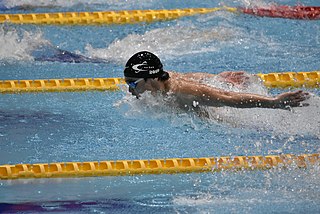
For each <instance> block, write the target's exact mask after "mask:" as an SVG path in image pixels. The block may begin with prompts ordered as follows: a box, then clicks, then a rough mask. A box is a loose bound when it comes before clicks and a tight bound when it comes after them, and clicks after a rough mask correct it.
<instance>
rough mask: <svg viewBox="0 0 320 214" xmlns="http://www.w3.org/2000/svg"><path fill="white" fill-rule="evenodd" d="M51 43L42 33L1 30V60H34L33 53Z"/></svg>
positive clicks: (3, 28) (12, 29) (10, 29)
mask: <svg viewBox="0 0 320 214" xmlns="http://www.w3.org/2000/svg"><path fill="white" fill-rule="evenodd" d="M49 44H50V42H49V41H47V40H45V39H44V38H43V34H42V32H41V31H37V32H28V31H23V32H18V31H17V30H16V29H14V28H8V27H7V26H2V27H1V28H0V47H1V48H0V60H33V57H32V55H31V53H32V51H34V50H36V49H37V48H39V47H41V46H43V45H49Z"/></svg>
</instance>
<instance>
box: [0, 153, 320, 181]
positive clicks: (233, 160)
mask: <svg viewBox="0 0 320 214" xmlns="http://www.w3.org/2000/svg"><path fill="white" fill-rule="evenodd" d="M319 159H320V156H319V154H303V155H297V156H296V155H291V154H285V155H269V156H235V157H207V158H171V159H153V160H117V161H95V162H62V163H49V164H47V163H38V164H17V165H2V166H0V179H21V178H61V177H89V176H120V175H137V174H175V173H195V172H217V171H220V170H243V169H246V170H255V169H258V170H259V169H260V170H263V169H270V168H274V167H290V166H292V167H299V168H306V167H308V166H314V165H319Z"/></svg>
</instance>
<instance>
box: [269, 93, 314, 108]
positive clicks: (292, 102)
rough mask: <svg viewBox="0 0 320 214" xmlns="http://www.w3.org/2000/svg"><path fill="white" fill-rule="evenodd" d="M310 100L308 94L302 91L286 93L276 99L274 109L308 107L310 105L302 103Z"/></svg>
mask: <svg viewBox="0 0 320 214" xmlns="http://www.w3.org/2000/svg"><path fill="white" fill-rule="evenodd" d="M309 98H310V95H309V93H308V92H304V91H302V90H299V91H294V92H286V93H283V94H279V95H278V96H276V97H275V98H274V107H275V108H281V109H288V108H290V107H302V106H308V105H309V104H308V103H301V102H303V101H305V100H307V99H309Z"/></svg>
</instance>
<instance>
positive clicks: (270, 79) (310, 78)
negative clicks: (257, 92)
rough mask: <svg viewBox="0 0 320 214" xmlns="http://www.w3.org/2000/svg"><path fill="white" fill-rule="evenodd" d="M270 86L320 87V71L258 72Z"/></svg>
mask: <svg viewBox="0 0 320 214" xmlns="http://www.w3.org/2000/svg"><path fill="white" fill-rule="evenodd" d="M257 75H258V76H259V77H260V78H261V79H262V81H263V83H264V84H265V85H266V86H267V87H269V88H288V87H293V88H300V87H305V88H318V87H319V86H320V71H310V72H283V73H269V74H257Z"/></svg>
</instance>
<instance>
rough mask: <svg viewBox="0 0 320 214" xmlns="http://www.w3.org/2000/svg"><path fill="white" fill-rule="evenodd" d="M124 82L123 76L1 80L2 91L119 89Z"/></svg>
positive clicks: (0, 89)
mask: <svg viewBox="0 0 320 214" xmlns="http://www.w3.org/2000/svg"><path fill="white" fill-rule="evenodd" d="M123 82H124V81H123V79H121V78H79V79H48V80H4V81H2V82H1V80H0V93H16V92H18V93H22V92H65V91H87V90H101V91H105V90H118V89H119V87H118V85H119V84H123Z"/></svg>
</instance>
